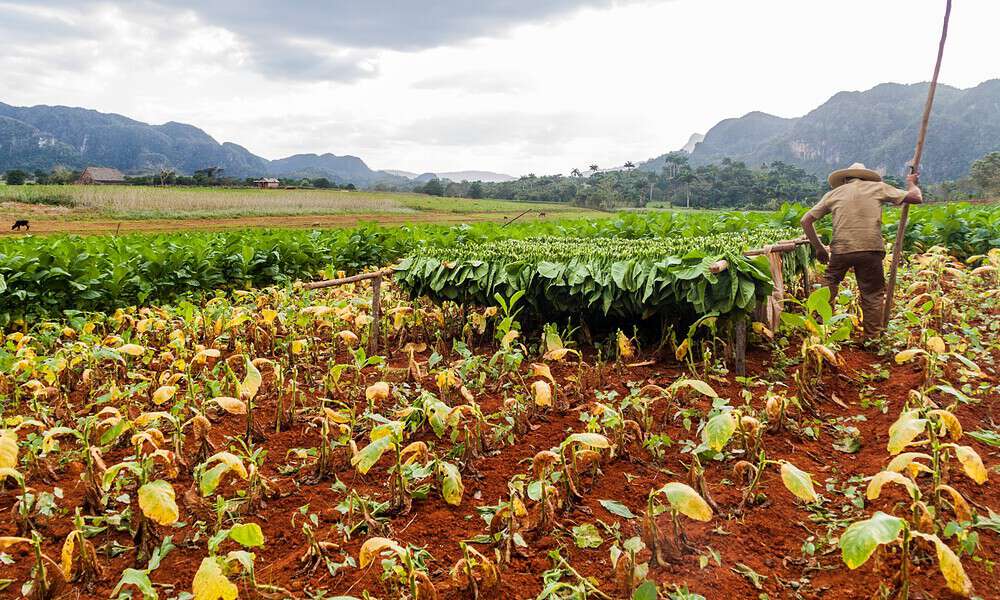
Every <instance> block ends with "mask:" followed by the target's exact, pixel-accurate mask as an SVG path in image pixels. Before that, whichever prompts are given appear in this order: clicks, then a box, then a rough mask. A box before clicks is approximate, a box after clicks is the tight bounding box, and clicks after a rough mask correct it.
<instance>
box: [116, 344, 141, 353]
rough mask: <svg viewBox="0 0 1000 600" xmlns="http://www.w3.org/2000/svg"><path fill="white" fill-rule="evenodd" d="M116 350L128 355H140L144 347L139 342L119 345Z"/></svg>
mask: <svg viewBox="0 0 1000 600" xmlns="http://www.w3.org/2000/svg"><path fill="white" fill-rule="evenodd" d="M118 351H119V352H121V353H122V354H128V355H129V356H142V354H143V353H144V352H145V351H146V349H145V348H143V347H142V346H140V345H139V344H125V345H123V346H119V347H118Z"/></svg>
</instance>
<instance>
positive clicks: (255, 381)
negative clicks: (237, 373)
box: [240, 360, 263, 400]
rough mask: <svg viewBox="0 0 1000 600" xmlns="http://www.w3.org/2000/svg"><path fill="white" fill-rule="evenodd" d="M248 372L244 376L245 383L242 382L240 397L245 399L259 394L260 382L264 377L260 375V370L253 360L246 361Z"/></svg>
mask: <svg viewBox="0 0 1000 600" xmlns="http://www.w3.org/2000/svg"><path fill="white" fill-rule="evenodd" d="M246 369H247V374H246V377H244V378H243V383H241V384H240V398H241V399H243V400H251V399H253V397H254V396H256V395H257V392H258V391H259V390H260V384H261V382H262V381H263V378H262V377H261V375H260V371H258V370H257V367H256V366H254V364H253V363H252V362H251V361H249V360H248V361H246Z"/></svg>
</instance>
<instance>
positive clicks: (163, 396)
mask: <svg viewBox="0 0 1000 600" xmlns="http://www.w3.org/2000/svg"><path fill="white" fill-rule="evenodd" d="M176 393H177V386H174V385H161V386H160V387H158V388H156V391H155V392H153V404H157V405H159V404H163V403H164V402H167V401H168V400H170V399H171V398H173V397H174V394H176Z"/></svg>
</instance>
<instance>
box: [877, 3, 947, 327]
mask: <svg viewBox="0 0 1000 600" xmlns="http://www.w3.org/2000/svg"><path fill="white" fill-rule="evenodd" d="M950 18H951V0H946V2H945V8H944V25H943V26H942V28H941V41H940V42H938V53H937V62H935V63H934V76H933V77H931V85H930V88H928V90H927V102H926V103H925V104H924V117H923V120H921V122H920V135H918V136H917V147H916V149H915V150H914V152H913V161H912V162H911V163H910V174H911V175H916V176H917V177H919V173H920V158H921V156H922V155H923V153H924V140H925V139H926V138H927V124H928V122H930V119H931V107H932V106H933V105H934V92H935V91H937V81H938V73H940V72H941V58H942V57H943V56H944V43H945V40H947V39H948V20H949V19H950ZM909 217H910V205H909V204H907V203H904V204H903V208H902V209H901V211H900V214H899V226H898V227H897V228H896V242H895V244H893V247H892V264H891V265H890V267H889V281H888V283H887V285H886V290H885V308H884V310H883V311H882V324H883V326H885V325H888V324H889V315H890V314H891V313H892V302H893V296H895V294H896V275H897V272H898V270H899V261H900V259H901V258H902V256H903V238H904V237H906V222H907V221H908V220H909Z"/></svg>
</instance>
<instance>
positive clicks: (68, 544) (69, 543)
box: [61, 529, 79, 579]
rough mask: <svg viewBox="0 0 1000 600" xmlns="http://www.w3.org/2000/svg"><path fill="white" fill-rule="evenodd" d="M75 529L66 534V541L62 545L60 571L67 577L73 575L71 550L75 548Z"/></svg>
mask: <svg viewBox="0 0 1000 600" xmlns="http://www.w3.org/2000/svg"><path fill="white" fill-rule="evenodd" d="M77 535H79V534H78V533H77V531H76V530H75V529H74V530H73V531H71V532H69V535H67V536H66V541H65V542H63V547H62V554H61V557H62V571H63V576H64V577H65V578H66V579H69V578H70V577H71V576H72V575H73V551H74V550H75V549H76V538H77Z"/></svg>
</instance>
